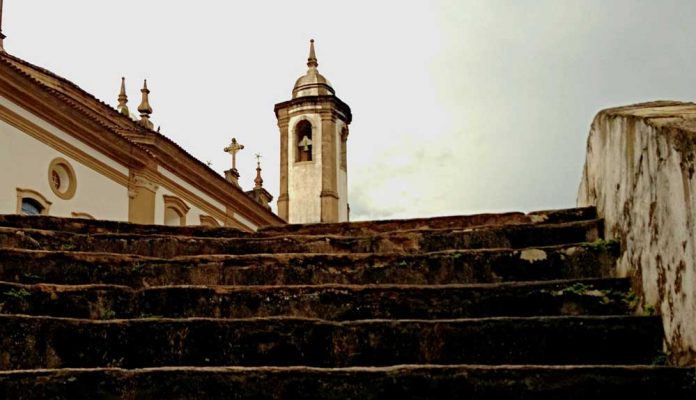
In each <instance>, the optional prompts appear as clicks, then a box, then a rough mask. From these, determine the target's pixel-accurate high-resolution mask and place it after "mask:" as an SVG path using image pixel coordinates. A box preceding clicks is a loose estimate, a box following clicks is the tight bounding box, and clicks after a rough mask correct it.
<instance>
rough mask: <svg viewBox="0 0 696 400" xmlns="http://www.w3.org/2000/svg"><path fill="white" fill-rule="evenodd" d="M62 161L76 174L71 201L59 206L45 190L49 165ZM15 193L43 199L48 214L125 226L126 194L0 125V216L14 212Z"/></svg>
mask: <svg viewBox="0 0 696 400" xmlns="http://www.w3.org/2000/svg"><path fill="white" fill-rule="evenodd" d="M0 103H1V104H2V105H3V106H5V107H7V108H9V109H11V110H12V111H14V112H15V113H17V114H19V115H20V116H22V117H23V118H25V119H27V120H29V121H31V122H32V123H34V124H36V125H38V126H40V127H41V128H43V129H45V130H47V131H48V132H50V133H51V134H53V135H55V136H56V137H58V138H60V139H63V140H64V141H66V142H68V143H69V144H70V145H72V146H74V147H76V148H78V149H80V150H82V151H84V152H86V153H88V154H89V155H91V156H92V157H94V158H96V159H98V160H99V161H101V162H103V163H105V164H107V165H109V166H111V167H112V168H114V169H116V170H117V171H119V172H121V173H123V174H124V175H126V176H127V174H128V169H127V168H126V167H124V166H123V165H120V164H118V163H116V162H114V161H113V160H111V159H110V158H108V157H107V156H105V155H103V154H101V153H99V152H98V151H96V150H95V149H93V148H91V147H89V146H88V145H86V144H84V143H82V142H80V141H79V140H77V139H75V138H73V137H72V136H70V135H68V134H67V133H65V132H62V131H60V130H59V129H58V128H56V127H54V126H52V125H50V124H48V123H47V122H45V121H43V120H41V119H39V118H37V117H35V116H34V115H32V114H31V113H29V112H27V111H26V110H24V109H22V108H20V107H18V106H17V105H15V104H13V103H11V102H10V101H8V100H7V99H5V98H2V97H0ZM56 157H62V158H64V159H66V160H67V161H68V162H69V163H70V164H71V166H72V167H73V169H74V170H75V175H76V180H77V190H76V192H75V196H74V197H73V198H72V199H69V200H63V199H61V198H59V197H58V196H56V195H55V194H54V193H53V191H52V190H51V188H50V186H49V179H48V167H49V164H50V163H51V161H52V160H53V159H55V158H56ZM17 188H22V189H31V190H35V191H37V192H39V193H41V194H42V195H43V196H44V197H45V198H46V199H47V200H48V201H50V202H51V203H52V205H51V207H50V210H49V214H50V215H54V216H61V217H71V216H72V212H83V213H88V214H90V215H92V216H94V217H95V218H98V219H110V220H119V221H127V220H128V189H127V188H126V187H125V186H122V185H120V184H119V183H116V182H115V181H114V180H112V179H110V178H108V177H106V176H104V175H102V174H100V173H98V172H96V171H94V170H93V169H91V168H90V167H88V166H86V165H83V164H81V163H80V162H78V161H77V160H75V159H73V158H71V157H69V156H67V155H66V154H63V153H61V152H59V151H58V150H56V149H54V148H52V147H50V146H48V145H46V144H44V143H43V142H41V141H39V140H37V139H35V138H34V137H32V136H29V135H28V134H26V133H24V132H22V131H20V130H18V129H17V128H15V127H14V126H12V125H9V124H8V123H6V122H4V121H0V213H3V214H14V213H16V211H17Z"/></svg>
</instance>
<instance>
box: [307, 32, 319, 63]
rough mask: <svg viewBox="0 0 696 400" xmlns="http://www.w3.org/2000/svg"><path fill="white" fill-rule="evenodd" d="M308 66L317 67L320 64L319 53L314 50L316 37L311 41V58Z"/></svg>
mask: <svg viewBox="0 0 696 400" xmlns="http://www.w3.org/2000/svg"><path fill="white" fill-rule="evenodd" d="M307 66H308V67H309V68H316V67H318V66H319V62H318V61H317V54H316V53H315V51H314V39H311V40H310V41H309V58H308V59H307Z"/></svg>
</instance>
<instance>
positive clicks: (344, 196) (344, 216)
mask: <svg viewBox="0 0 696 400" xmlns="http://www.w3.org/2000/svg"><path fill="white" fill-rule="evenodd" d="M345 126H346V124H345V123H344V122H343V121H340V120H338V121H337V122H336V132H335V135H336V154H337V155H338V157H336V174H337V175H338V176H337V179H336V182H337V185H338V187H337V191H338V221H339V222H345V221H348V173H347V171H346V170H344V169H343V168H341V132H343V128H344V127H345Z"/></svg>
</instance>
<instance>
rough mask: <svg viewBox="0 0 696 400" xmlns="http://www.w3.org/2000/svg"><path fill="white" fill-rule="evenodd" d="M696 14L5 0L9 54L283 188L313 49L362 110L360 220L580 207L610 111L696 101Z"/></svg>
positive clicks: (547, 4) (654, 8) (353, 195)
mask: <svg viewBox="0 0 696 400" xmlns="http://www.w3.org/2000/svg"><path fill="white" fill-rule="evenodd" d="M695 17H696V2H694V1H688V0H684V1H676V0H675V1H669V0H660V1H651V0H642V1H639V0H633V1H628V0H622V1H618V0H576V1H570V0H566V1H564V0H548V1H541V0H534V1H532V0H527V1H523V0H508V1H493V0H479V1H465V0H423V1H407V0H400V1H396V0H389V1H385V0H380V1H377V0H371V1H369V0H368V1H363V0H353V1H329V0H323V1H306V0H293V1H287V0H282V1H281V0H279V1H213V0H197V1H195V2H194V1H174V0H149V1H143V0H119V1H103V0H99V1H96V0H61V1H55V0H5V12H4V19H5V21H4V24H3V30H4V33H5V34H6V35H7V36H8V38H7V39H6V41H5V47H6V49H7V50H8V51H9V52H10V53H12V54H15V55H17V56H19V57H21V58H24V59H26V60H28V61H30V62H33V63H35V64H38V65H40V66H43V67H45V68H48V69H49V70H52V71H54V72H56V73H58V74H60V75H62V76H64V77H66V78H68V79H70V80H72V81H73V82H75V83H76V84H78V85H80V86H81V87H82V88H83V89H85V90H87V91H89V92H90V93H92V94H94V95H96V96H97V97H99V98H100V99H102V100H104V101H107V102H109V103H111V104H113V105H115V104H116V96H117V94H118V88H119V83H120V77H121V76H125V77H126V79H127V88H128V95H129V98H130V102H129V105H130V107H131V109H132V110H134V109H135V108H136V107H137V104H138V103H139V100H140V92H139V89H140V87H141V85H142V79H143V78H147V79H148V86H149V87H150V89H151V91H152V93H151V97H150V100H151V104H152V107H153V108H154V114H153V121H154V123H155V124H156V125H161V126H162V133H163V134H165V135H167V136H169V137H170V138H172V139H173V140H174V141H176V142H177V143H179V144H180V145H181V146H183V147H184V148H185V149H187V150H188V151H189V152H190V153H191V154H193V155H194V156H195V157H197V158H199V159H201V160H203V161H208V160H209V161H211V162H212V163H213V164H212V167H213V168H214V169H215V170H217V171H220V172H221V171H222V170H224V169H227V168H229V163H230V160H229V157H228V156H227V154H225V153H223V152H222V148H223V147H225V146H226V145H227V144H228V143H229V140H230V138H231V137H232V136H235V137H237V138H238V139H239V141H240V142H241V143H243V144H244V145H246V149H245V150H244V151H242V152H241V153H240V155H239V161H238V168H239V169H240V172H241V173H242V179H241V183H242V185H243V187H245V188H250V187H252V186H253V182H252V181H253V178H254V174H255V171H254V167H255V164H254V157H253V155H254V153H257V152H260V153H262V154H263V155H264V158H263V167H264V179H265V186H266V187H267V189H268V190H269V191H271V192H272V193H273V194H274V195H277V194H278V159H279V154H278V152H279V139H278V131H277V127H276V121H275V117H274V114H273V105H274V104H275V103H278V102H281V101H285V100H288V99H290V95H291V90H292V86H293V84H294V82H295V80H296V79H297V78H298V77H299V76H300V75H302V74H303V73H304V72H305V70H306V66H305V62H306V58H307V47H308V41H309V39H310V38H314V39H316V45H317V56H318V59H319V70H320V71H321V73H322V74H323V75H325V76H326V77H327V78H328V79H329V80H331V82H332V83H333V86H334V88H335V89H336V94H337V95H338V96H339V97H340V98H341V99H342V100H344V101H345V102H346V103H348V104H349V105H350V106H351V108H352V110H353V114H354V120H353V124H352V125H351V136H350V138H349V142H348V143H349V147H348V149H349V170H348V173H349V201H350V203H351V210H352V217H353V218H354V219H373V218H380V219H381V218H391V217H417V216H432V215H445V214H468V213H475V212H482V211H504V210H533V209H543V208H557V207H571V206H573V205H574V204H575V196H576V191H577V187H578V184H579V182H580V176H581V170H582V165H583V162H584V152H585V140H586V137H587V133H588V130H589V125H590V122H591V120H592V117H593V116H594V114H595V113H596V112H597V111H599V110H600V109H602V108H606V107H609V106H616V105H622V104H628V103H636V102H642V101H649V100H658V99H671V100H685V101H692V100H694V99H695V98H696V40H694V38H695V37H696V24H695V23H694V21H695Z"/></svg>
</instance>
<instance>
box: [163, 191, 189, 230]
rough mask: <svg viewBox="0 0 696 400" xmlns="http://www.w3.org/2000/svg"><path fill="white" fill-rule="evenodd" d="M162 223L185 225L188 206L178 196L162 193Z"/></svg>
mask: <svg viewBox="0 0 696 400" xmlns="http://www.w3.org/2000/svg"><path fill="white" fill-rule="evenodd" d="M163 197H164V224H165V225H169V226H184V225H186V214H187V213H188V211H189V209H190V208H189V206H187V205H186V203H184V201H183V200H181V199H180V198H178V197H174V196H167V195H164V196H163Z"/></svg>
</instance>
